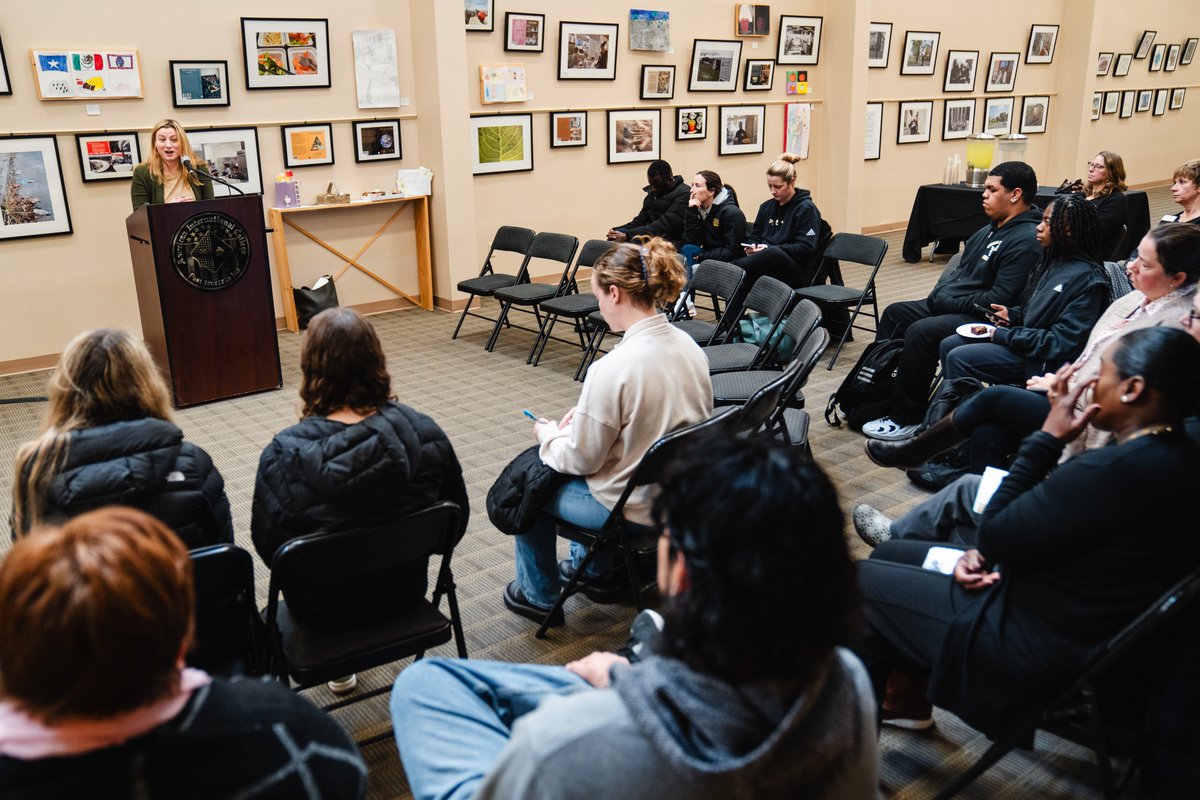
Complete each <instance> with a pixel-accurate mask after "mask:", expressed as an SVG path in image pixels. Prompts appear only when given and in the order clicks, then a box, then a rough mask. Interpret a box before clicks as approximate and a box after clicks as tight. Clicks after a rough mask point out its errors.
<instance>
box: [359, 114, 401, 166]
mask: <svg viewBox="0 0 1200 800" xmlns="http://www.w3.org/2000/svg"><path fill="white" fill-rule="evenodd" d="M353 130H354V163H356V164H362V163H364V162H367V161H399V160H400V159H401V158H403V157H404V148H403V145H402V141H401V138H400V120H398V119H369V120H355V121H354V125H353Z"/></svg>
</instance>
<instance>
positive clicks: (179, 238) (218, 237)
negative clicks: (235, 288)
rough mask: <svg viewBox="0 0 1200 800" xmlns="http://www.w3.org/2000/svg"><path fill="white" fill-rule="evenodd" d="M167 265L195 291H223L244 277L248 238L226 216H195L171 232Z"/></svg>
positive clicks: (248, 246)
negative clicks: (168, 263)
mask: <svg viewBox="0 0 1200 800" xmlns="http://www.w3.org/2000/svg"><path fill="white" fill-rule="evenodd" d="M171 262H172V263H173V264H174V265H175V271H176V272H178V273H179V277H181V278H183V279H184V280H185V281H187V282H188V283H190V284H191V285H192V286H195V287H196V288H197V289H205V290H208V291H216V290H218V289H224V288H225V287H226V286H229V285H230V284H233V283H236V282H237V281H238V280H240V279H241V277H242V276H243V275H245V274H246V267H247V266H249V264H250V237H249V236H247V235H246V229H245V228H243V227H242V225H241V223H239V222H238V221H237V220H236V219H234V218H233V217H231V216H229V215H227V214H221V213H220V212H217V211H206V212H204V213H202V214H196V215H195V216H192V217H188V218H187V219H186V220H184V222H183V224H182V225H180V226H179V230H177V231H175V237H174V238H173V239H172V240H171Z"/></svg>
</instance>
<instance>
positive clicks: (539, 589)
mask: <svg viewBox="0 0 1200 800" xmlns="http://www.w3.org/2000/svg"><path fill="white" fill-rule="evenodd" d="M542 510H543V511H545V512H547V513H544V514H538V518H537V522H535V523H534V525H533V527H532V528H530V529H529V530H528V531H526V532H525V533H520V534H517V535H516V536H515V537H514V539H515V544H516V551H517V552H516V561H517V586H519V587H520V588H521V592H522V593H523V594H524V595H525V599H526V600H528V601H529V602H531V603H533V604H534V605H537V606H542V607H543V608H549V607H550V606H552V605H554V601H555V600H557V599H558V592H559V581H558V557H557V556H556V555H555V545H556V544H557V543H558V535H557V534H556V533H555V531H554V527H555V518H557V519H561V520H563V521H564V522H569V523H571V524H573V525H578V526H579V527H581V528H587V529H588V530H599V529H600V527H601V526H603V525H604V521H605V520H607V519H608V509H607V508H605V507H604V506H602V505H600V503H598V502H597V501H596V498H594V497H592V493H591V492H590V491H589V490H588V485H587V481H586V480H584V479H583V478H571V479H569V480H567V481H566V482H564V483H563V484H562V486H560V487H558V489H557V490H555V492H554V495H553V496H552V497H551V498H550V500H549V501H548V502H547V503H546V505H545V506H544V507H543V509H542ZM551 515H553V516H551ZM585 552H586V548H584V546H583V545H581V544H579V543H577V542H571V561H572V563H574V564H575V565H576V566H578V565H579V562H580V561H582V560H583V554H584V553H585ZM611 566H612V559H611V557H606V556H605V555H604V554H599V555H597V556H596V557H595V558H593V559H592V563H591V564H590V565H588V571H587V574H588V575H594V574H597V573H602V572H605V571H606V570H607V569H609V567H611Z"/></svg>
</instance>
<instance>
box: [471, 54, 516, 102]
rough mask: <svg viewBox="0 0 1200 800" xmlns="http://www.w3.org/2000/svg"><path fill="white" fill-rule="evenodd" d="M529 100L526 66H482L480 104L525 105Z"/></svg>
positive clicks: (480, 67)
mask: <svg viewBox="0 0 1200 800" xmlns="http://www.w3.org/2000/svg"><path fill="white" fill-rule="evenodd" d="M527 99H528V94H527V89H526V86H525V65H524V64H480V65H479V102H480V104H482V105H485V106H489V105H492V104H493V103H524V102H525V101H526V100H527Z"/></svg>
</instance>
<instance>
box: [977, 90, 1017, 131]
mask: <svg viewBox="0 0 1200 800" xmlns="http://www.w3.org/2000/svg"><path fill="white" fill-rule="evenodd" d="M1013 99H1014V98H1011V97H988V98H986V102H985V106H984V115H983V132H984V133H990V134H991V135H992V136H1005V135H1007V134H1009V133H1012V114H1013Z"/></svg>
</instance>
